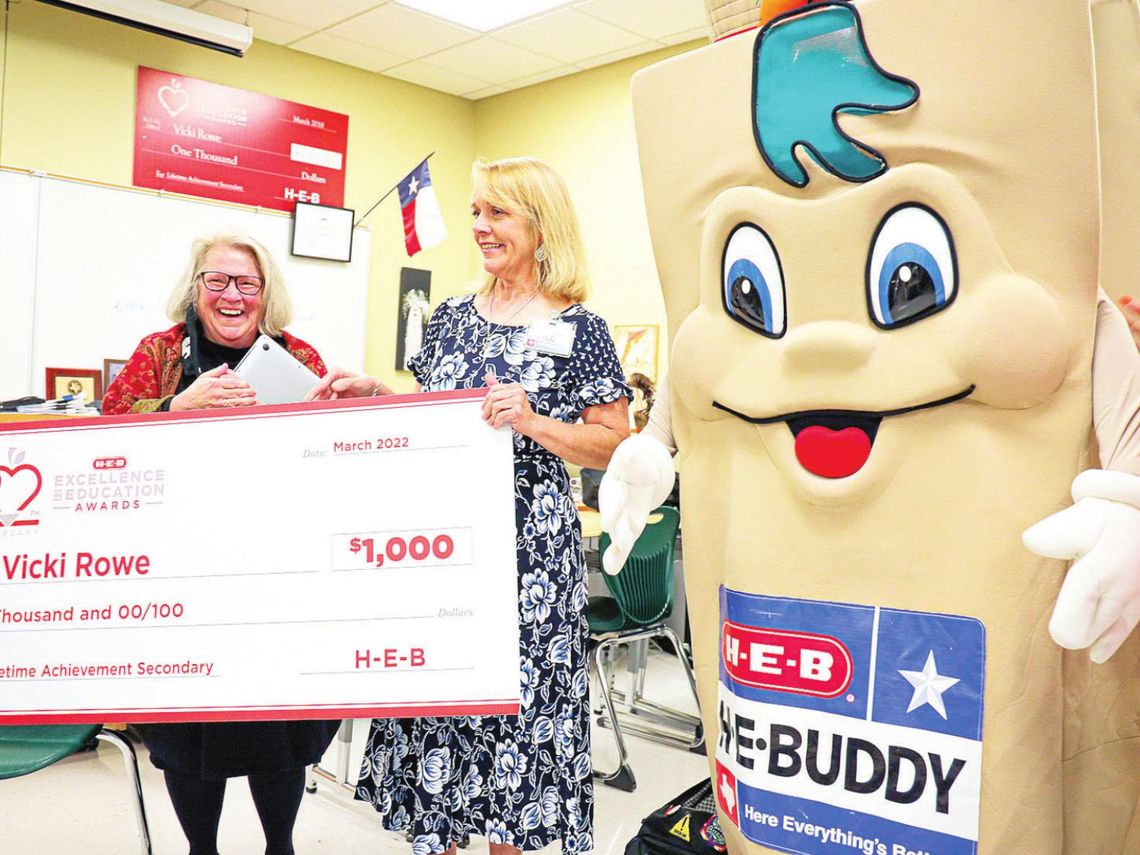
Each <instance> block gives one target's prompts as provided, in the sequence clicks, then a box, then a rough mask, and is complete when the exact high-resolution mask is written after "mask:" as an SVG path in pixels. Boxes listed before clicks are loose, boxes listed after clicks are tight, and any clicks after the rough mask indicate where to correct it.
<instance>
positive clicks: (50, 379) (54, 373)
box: [44, 368, 103, 402]
mask: <svg viewBox="0 0 1140 855" xmlns="http://www.w3.org/2000/svg"><path fill="white" fill-rule="evenodd" d="M80 392H82V393H83V396H84V400H86V401H87V402H93V401H101V400H103V372H102V371H100V370H99V369H98V368H48V369H46V372H45V377H44V397H45V398H47V399H48V400H54V399H57V398H63V397H65V396H66V395H77V394H79V393H80Z"/></svg>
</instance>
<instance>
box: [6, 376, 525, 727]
mask: <svg viewBox="0 0 1140 855" xmlns="http://www.w3.org/2000/svg"><path fill="white" fill-rule="evenodd" d="M481 398H482V393H481V392H477V391H476V392H444V393H436V394H425V395H402V396H390V397H385V398H368V399H364V400H357V401H334V402H328V403H324V404H299V405H288V406H273V407H270V406H262V407H251V408H244V409H239V410H229V411H225V412H221V413H220V412H219V411H216V410H215V411H205V410H202V411H197V412H193V413H177V414H174V413H171V414H157V415H154V416H128V417H113V418H102V419H99V418H83V419H56V420H53V421H50V422H43V421H41V422H34V423H22V424H16V425H12V426H9V427H8V428H7V429H5V430H2V431H0V562H2V563H0V723H4V724H16V723H29V724H31V723H36V724H43V723H65V722H101V721H125V722H150V721H212V720H236V719H275V718H342V717H360V716H395V715H419V714H434V715H477V714H490V713H515V712H517V710H518V698H519V670H518V663H519V658H518V606H517V603H518V583H517V573H516V559H515V523H514V486H513V466H512V459H511V455H512V448H511V445H512V443H511V432H510V431H509V430H502V431H496V430H491V429H490V428H489V427H488V426H487V425H486V424H485V423H484V422H483V419H482V417H481V414H480V409H481V407H480V400H481Z"/></svg>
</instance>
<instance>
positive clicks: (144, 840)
mask: <svg viewBox="0 0 1140 855" xmlns="http://www.w3.org/2000/svg"><path fill="white" fill-rule="evenodd" d="M99 739H102V740H104V741H106V742H110V743H111V744H112V745H114V746H115V747H116V748H118V749H119V751H121V752H122V754H123V760H124V761H125V762H126V766H127V779H128V781H127V782H128V784H129V785H130V787H131V799H132V802H131V803H132V805H133V806H134V811H135V821H136V822H137V824H138V832H139V841H140V843H141V851H142V852H143V855H151V846H150V829H149V827H148V826H147V821H146V807H145V805H144V804H143V795H142V782H141V781H140V780H139V763H138V758H137V757H136V756H135V749H134V746H133V745H131V743H130V742H129V741H128V740H127V739H126V738H125V737H123V736H122V734H119V733H116V732H115V731H113V730H107V729H105V728H102V727H100V726H99V725H97V724H93V725H71V724H41V725H6V726H0V779H4V778H18V777H20V776H21V775H30V774H31V773H32V772H38V771H39V770H40V769H46V768H47V767H48V766H50V765H51V764H52V763H56V762H58V761H59V760H62V759H63V758H65V757H70V756H71V755H72V754H75V753H76V752H77V751H81V750H83V749H84V748H90V747H93V746H94V744H95V741H96V740H99ZM41 819H42V817H41ZM49 848H50V847H49ZM52 851H56V850H52Z"/></svg>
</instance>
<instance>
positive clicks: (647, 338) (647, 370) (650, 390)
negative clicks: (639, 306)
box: [613, 324, 658, 431]
mask: <svg viewBox="0 0 1140 855" xmlns="http://www.w3.org/2000/svg"><path fill="white" fill-rule="evenodd" d="M657 332H658V330H657V324H630V325H624V326H615V327H614V328H613V334H614V346H615V347H616V348H617V355H618V361H619V362H620V363H621V369H622V373H624V374H625V380H626V382H627V383H629V386H630V388H631V389H632V390H633V402H632V403H631V404H630V407H629V426H630V429H631V430H634V431H640V430H641V429H642V428H644V427H645V425H646V424H647V422H648V420H649V410H650V408H651V407H652V406H653V398H654V395H655V393H656V389H657Z"/></svg>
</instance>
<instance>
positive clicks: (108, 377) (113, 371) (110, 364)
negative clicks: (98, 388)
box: [103, 359, 127, 392]
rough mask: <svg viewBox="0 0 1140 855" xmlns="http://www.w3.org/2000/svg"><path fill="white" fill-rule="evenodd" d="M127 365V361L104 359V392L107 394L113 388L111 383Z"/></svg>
mask: <svg viewBox="0 0 1140 855" xmlns="http://www.w3.org/2000/svg"><path fill="white" fill-rule="evenodd" d="M126 364H127V360H125V359H104V360H103V391H104V392H106V391H107V390H108V389H109V388H111V381H112V380H114V379H115V378H116V377H117V376H119V372H120V371H122V370H123V366H124V365H126Z"/></svg>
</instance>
